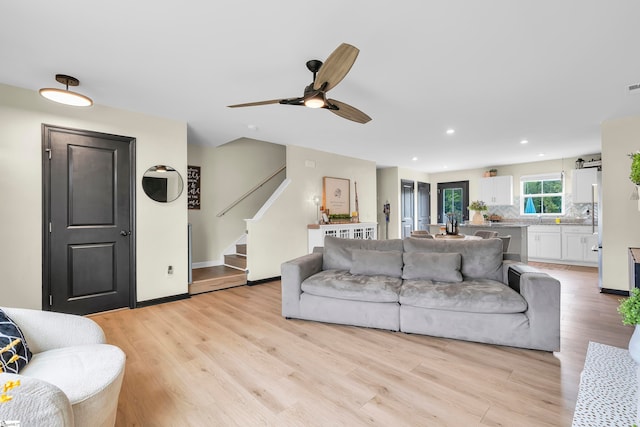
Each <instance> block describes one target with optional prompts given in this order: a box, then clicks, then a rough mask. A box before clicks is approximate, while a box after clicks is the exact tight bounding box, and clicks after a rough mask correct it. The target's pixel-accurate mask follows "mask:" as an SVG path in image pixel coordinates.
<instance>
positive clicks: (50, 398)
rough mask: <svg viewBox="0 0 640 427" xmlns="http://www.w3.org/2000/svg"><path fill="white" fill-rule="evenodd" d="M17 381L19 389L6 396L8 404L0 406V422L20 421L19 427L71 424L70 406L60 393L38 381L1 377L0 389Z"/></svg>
mask: <svg viewBox="0 0 640 427" xmlns="http://www.w3.org/2000/svg"><path fill="white" fill-rule="evenodd" d="M17 380H19V381H20V385H19V386H16V387H14V388H12V389H11V390H8V391H7V392H6V394H7V395H8V396H11V400H9V401H8V402H5V403H1V404H0V420H2V421H10V420H11V421H19V422H20V425H22V426H45V425H46V426H52V427H53V426H56V427H58V426H59V427H66V426H72V425H73V424H74V420H73V410H72V409H71V402H69V399H68V398H67V396H66V395H65V394H64V393H63V392H62V390H60V389H59V388H58V387H56V386H54V385H53V384H50V383H48V382H46V381H42V380H40V379H38V378H33V377H26V376H24V375H16V374H6V373H3V374H0V387H2V386H3V385H4V384H6V383H7V381H17ZM0 391H1V390H0Z"/></svg>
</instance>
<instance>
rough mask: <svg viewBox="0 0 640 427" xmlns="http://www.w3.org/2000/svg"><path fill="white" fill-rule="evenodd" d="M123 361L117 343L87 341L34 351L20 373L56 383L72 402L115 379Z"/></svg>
mask: <svg viewBox="0 0 640 427" xmlns="http://www.w3.org/2000/svg"><path fill="white" fill-rule="evenodd" d="M124 365H125V355H124V353H123V352H122V350H120V349H119V348H118V347H115V346H113V345H109V344H87V345H78V346H72V347H63V348H57V349H53V350H48V351H43V352H41V353H36V354H34V355H33V358H32V359H31V362H29V364H28V365H27V366H26V367H25V368H24V369H23V370H22V371H20V374H21V375H25V376H27V377H34V378H39V379H41V380H43V381H46V382H48V383H51V384H53V385H55V386H56V387H58V388H59V389H60V390H62V391H63V392H64V394H66V395H67V397H68V398H69V401H70V402H71V405H75V404H76V403H78V402H82V401H84V400H87V399H90V398H91V397H93V396H94V395H96V394H99V393H101V392H102V391H103V389H105V388H106V387H107V386H108V385H110V384H111V383H114V382H115V381H116V379H117V378H118V377H119V376H120V375H122V371H123V369H124Z"/></svg>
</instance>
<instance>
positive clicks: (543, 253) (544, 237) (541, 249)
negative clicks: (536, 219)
mask: <svg viewBox="0 0 640 427" xmlns="http://www.w3.org/2000/svg"><path fill="white" fill-rule="evenodd" d="M560 231H561V230H560V227H559V226H557V225H531V226H529V234H528V240H529V242H528V246H527V249H528V253H529V259H532V258H537V259H544V260H561V259H562V238H561V233H560Z"/></svg>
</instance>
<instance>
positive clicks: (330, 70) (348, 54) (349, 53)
mask: <svg viewBox="0 0 640 427" xmlns="http://www.w3.org/2000/svg"><path fill="white" fill-rule="evenodd" d="M359 52H360V50H359V49H358V48H357V47H355V46H351V45H350V44H347V43H342V44H341V45H340V46H338V47H337V48H336V50H334V51H333V52H332V53H331V55H329V57H328V58H327V60H326V61H324V64H322V67H320V70H319V71H318V75H317V76H316V80H315V82H314V83H313V88H314V89H316V90H319V89H320V88H322V85H323V84H325V83H326V84H327V85H326V86H325V88H324V89H323V90H324V91H325V92H326V91H328V90H330V89H331V88H333V87H335V86H336V85H337V84H338V83H340V82H341V81H342V79H343V78H344V76H346V75H347V73H348V72H349V70H350V69H351V66H352V65H353V63H354V62H356V58H357V57H358V53H359Z"/></svg>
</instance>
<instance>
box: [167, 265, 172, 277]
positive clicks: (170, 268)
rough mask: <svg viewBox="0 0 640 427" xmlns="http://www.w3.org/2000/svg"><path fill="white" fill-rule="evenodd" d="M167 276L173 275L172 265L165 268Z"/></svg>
mask: <svg viewBox="0 0 640 427" xmlns="http://www.w3.org/2000/svg"><path fill="white" fill-rule="evenodd" d="M167 275H168V276H171V275H173V266H172V265H170V266H169V267H167Z"/></svg>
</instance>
